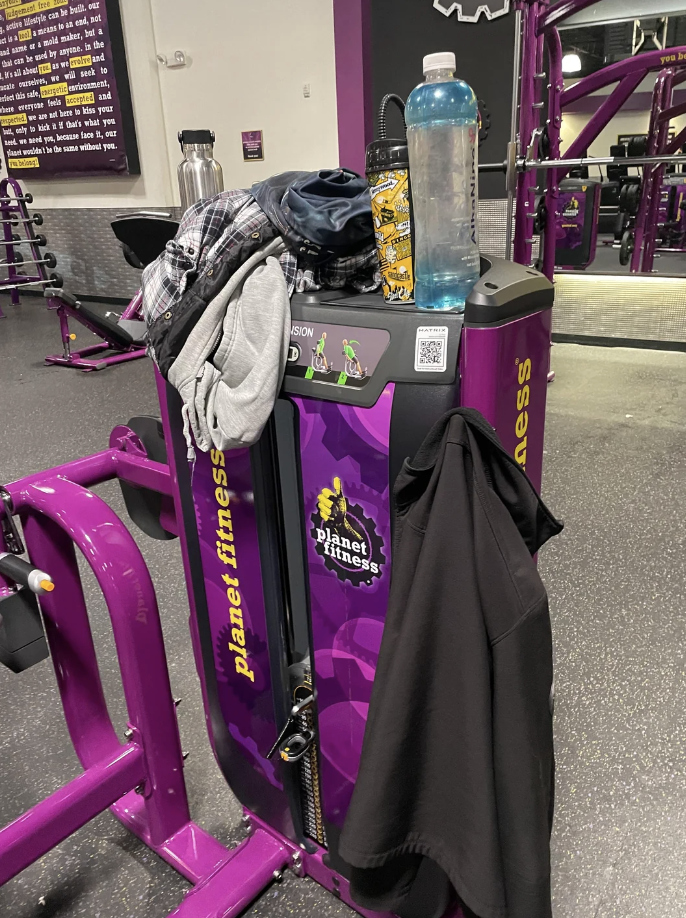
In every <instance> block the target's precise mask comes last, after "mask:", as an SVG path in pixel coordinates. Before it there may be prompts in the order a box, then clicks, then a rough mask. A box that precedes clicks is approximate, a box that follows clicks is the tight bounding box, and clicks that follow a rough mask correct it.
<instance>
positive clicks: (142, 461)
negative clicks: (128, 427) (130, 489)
mask: <svg viewBox="0 0 686 918" xmlns="http://www.w3.org/2000/svg"><path fill="white" fill-rule="evenodd" d="M114 466H115V469H116V472H117V477H118V478H120V479H121V480H122V481H127V482H128V483H129V484H132V485H135V486H136V487H137V488H149V489H150V490H151V491H157V492H158V494H166V495H168V496H171V494H172V493H173V492H172V484H171V476H170V474H169V466H168V465H164V464H163V463H161V462H153V460H152V459H146V458H144V457H143V456H134V455H131V453H125V452H123V451H116V450H115V454H114Z"/></svg>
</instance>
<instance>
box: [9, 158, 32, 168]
mask: <svg viewBox="0 0 686 918" xmlns="http://www.w3.org/2000/svg"><path fill="white" fill-rule="evenodd" d="M7 166H8V168H9V169H38V168H39V166H40V163H39V162H38V157H37V156H25V157H23V158H22V159H12V158H11V157H10V158H9V159H8V160H7Z"/></svg>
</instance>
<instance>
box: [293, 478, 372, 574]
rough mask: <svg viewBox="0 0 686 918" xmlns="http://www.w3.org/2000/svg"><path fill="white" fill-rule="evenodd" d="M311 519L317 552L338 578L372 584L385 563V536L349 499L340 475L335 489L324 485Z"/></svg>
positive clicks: (335, 480) (312, 534) (358, 506)
mask: <svg viewBox="0 0 686 918" xmlns="http://www.w3.org/2000/svg"><path fill="white" fill-rule="evenodd" d="M310 520H311V522H312V529H311V530H310V535H311V536H312V538H313V539H314V542H315V546H316V551H317V554H318V555H320V556H321V557H322V558H323V559H324V564H325V565H326V567H328V569H329V570H330V571H333V572H334V573H335V574H336V576H337V577H338V579H339V580H348V581H349V582H350V583H352V584H353V586H360V585H361V584H363V583H366V584H367V585H368V586H369V585H370V584H372V583H373V581H374V578H376V577H381V575H382V573H383V571H382V567H383V565H384V564H385V563H386V556H385V555H384V553H383V547H384V546H383V540H382V538H381V536H379V534H378V533H377V531H376V525H375V524H374V521H373V520H371V519H369V517H367V516H365V514H364V512H363V510H362V507H360V505H359V504H349V503H348V501H347V499H346V498H345V496H344V494H343V486H342V484H341V479H340V478H334V480H333V490H332V489H331V488H324V489H323V491H322V492H321V493H320V495H319V497H318V498H317V510H316V511H315V512H314V513H313V514H312V516H311V517H310Z"/></svg>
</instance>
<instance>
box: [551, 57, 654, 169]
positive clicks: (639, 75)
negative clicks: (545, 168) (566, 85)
mask: <svg viewBox="0 0 686 918" xmlns="http://www.w3.org/2000/svg"><path fill="white" fill-rule="evenodd" d="M647 72H648V71H647V70H639V71H636V72H634V73H628V74H626V75H625V76H624V77H622V79H621V80H620V82H619V84H618V85H617V86H616V87H615V88H614V89H613V90H612V92H611V93H610V94H609V95H608V96H607V97H606V99H605V101H604V102H603V104H602V105H601V106H600V108H599V109H598V111H597V112H596V113H595V115H593V117H592V118H591V119H590V121H589V122H588V124H587V125H586V126H585V127H584V129H583V130H582V132H581V133H580V134H579V136H578V137H577V138H576V140H574V141H573V142H572V143H571V144H570V146H569V149H568V150H567V151H566V153H565V154H564V158H565V159H575V158H577V157H579V156H580V155H581V153H582V152H583V151H584V150H586V149H588V146H589V144H591V143H593V141H594V140H595V139H596V137H597V136H598V134H600V132H601V131H602V130H603V129H604V128H605V127H607V125H608V124H609V123H610V121H612V119H613V118H614V116H615V115H616V114H617V112H618V111H619V110H620V108H621V107H622V106H623V105H624V103H625V102H626V100H627V99H628V98H629V96H630V95H631V93H632V92H633V91H634V89H636V87H637V86H638V85H639V84H640V83H641V80H643V78H644V77H645V75H646V73H647ZM568 91H569V90H568ZM565 96H566V93H565V94H564V95H563V96H562V106H563V108H564V104H565ZM561 177H562V176H561Z"/></svg>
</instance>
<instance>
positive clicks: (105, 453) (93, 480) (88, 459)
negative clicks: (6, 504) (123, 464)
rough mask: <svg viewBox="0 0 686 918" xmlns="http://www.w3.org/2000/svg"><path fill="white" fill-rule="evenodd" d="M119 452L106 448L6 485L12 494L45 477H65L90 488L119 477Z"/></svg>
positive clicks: (43, 479)
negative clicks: (117, 465) (116, 458)
mask: <svg viewBox="0 0 686 918" xmlns="http://www.w3.org/2000/svg"><path fill="white" fill-rule="evenodd" d="M117 452H119V450H116V449H104V450H102V451H101V452H99V453H93V454H92V455H90V456H83V458H81V459H75V460H74V461H73V462H65V463H64V465H57V466H55V467H54V468H52V469H47V470H44V471H42V472H36V473H35V474H33V475H28V476H27V477H26V478H20V479H17V480H16V481H11V482H10V483H9V484H8V485H6V486H5V487H6V488H7V490H8V491H9V492H10V494H12V493H14V492H15V491H17V490H19V489H20V488H25V487H27V486H28V485H32V484H36V482H40V481H45V479H50V478H65V479H66V480H67V481H72V482H73V483H74V484H77V485H81V487H83V488H90V487H92V485H96V484H101V482H103V481H110V480H111V479H112V478H116V477H117V471H116V466H115V458H114V457H115V454H116V453H117Z"/></svg>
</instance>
